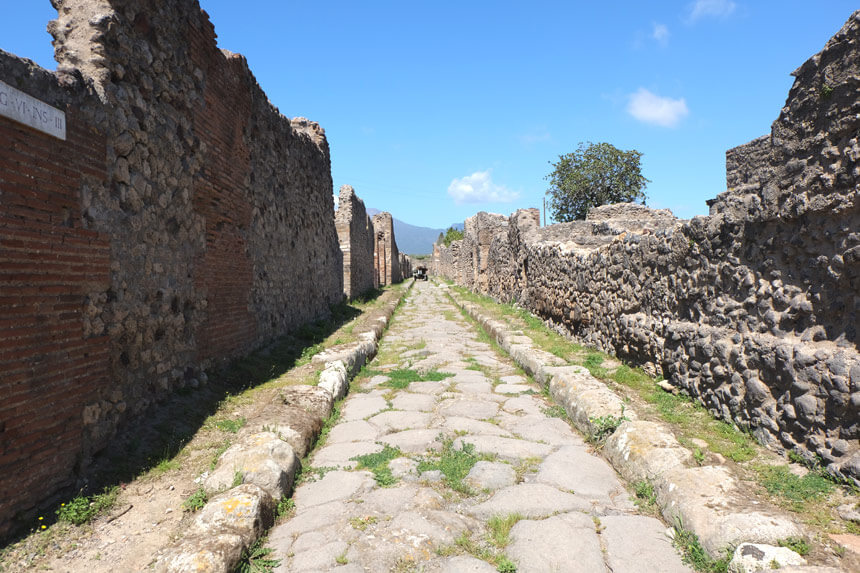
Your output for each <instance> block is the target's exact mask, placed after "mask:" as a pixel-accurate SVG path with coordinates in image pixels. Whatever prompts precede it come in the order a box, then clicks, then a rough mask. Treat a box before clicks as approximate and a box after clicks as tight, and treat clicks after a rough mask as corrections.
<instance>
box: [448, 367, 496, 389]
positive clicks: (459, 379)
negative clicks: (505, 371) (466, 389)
mask: <svg viewBox="0 0 860 573" xmlns="http://www.w3.org/2000/svg"><path fill="white" fill-rule="evenodd" d="M448 381H450V382H456V383H457V385H458V386H459V385H460V384H469V383H472V382H489V380H488V379H487V376H486V375H485V374H484V373H483V372H480V371H478V370H466V369H463V370H460V371H458V372H455V373H454V376H453V378H448Z"/></svg>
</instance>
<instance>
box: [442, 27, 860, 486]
mask: <svg viewBox="0 0 860 573" xmlns="http://www.w3.org/2000/svg"><path fill="white" fill-rule="evenodd" d="M794 75H795V76H796V80H795V83H794V86H793V87H792V88H791V91H790V93H789V97H788V100H787V102H786V106H785V107H784V108H783V110H782V113H781V114H780V117H779V118H778V119H777V121H776V122H774V124H773V128H772V132H771V135H770V136H769V137H765V138H759V139H757V140H755V141H753V142H751V143H750V144H747V145H745V146H741V147H739V148H736V149H733V150H730V151H729V152H728V153H727V181H728V187H729V189H728V191H726V192H725V193H723V194H721V195H720V196H719V197H717V198H716V199H715V200H713V201H711V202H709V203H710V205H711V215H710V216H708V217H696V218H694V219H692V220H690V221H681V220H677V219H675V218H674V217H673V216H672V215H671V213H669V212H668V211H665V210H663V211H653V210H650V209H647V208H645V207H642V206H637V205H620V206H609V207H602V208H598V209H595V210H593V211H592V212H591V213H590V214H589V216H588V218H587V219H586V220H585V221H579V222H574V223H566V224H562V225H554V226H552V227H548V228H544V229H538V228H536V225H535V222H534V219H533V213H531V214H530V213H529V212H524V211H518V212H516V213H514V214H513V215H512V216H511V218H510V219H509V220H508V222H507V226H508V232H507V233H506V234H505V233H503V232H501V227H502V226H503V225H501V224H500V223H499V221H498V219H497V218H496V217H497V216H496V217H483V218H482V217H478V218H477V219H476V223H477V224H476V229H473V230H471V231H470V230H468V229H467V237H466V238H464V239H463V240H462V241H460V242H459V243H460V244H457V243H455V244H454V245H452V247H450V248H447V249H446V248H440V249H437V251H436V253H435V254H434V264H433V268H434V270H436V272H439V273H440V274H443V275H444V276H447V277H449V278H451V279H452V280H454V281H456V282H458V283H459V284H463V285H468V286H470V287H472V288H475V289H476V290H479V291H481V292H485V293H487V294H491V295H493V296H494V297H496V298H498V299H501V300H516V301H518V302H519V303H520V304H522V305H523V306H525V307H527V308H529V309H531V310H533V311H534V312H536V313H537V314H539V315H541V316H542V317H544V318H545V319H547V320H549V321H550V322H552V323H554V324H555V325H557V326H558V327H559V328H562V329H564V330H566V331H567V332H569V333H571V334H573V335H574V336H576V337H578V338H579V339H581V340H583V341H585V342H586V343H589V344H591V345H593V346H596V347H598V348H601V349H604V350H607V351H609V352H613V353H615V354H617V355H618V356H620V357H621V358H623V359H625V360H628V361H631V362H634V363H636V364H640V365H643V366H645V367H646V369H648V370H649V371H651V372H652V373H654V374H663V375H664V376H666V377H667V378H668V379H669V380H670V381H671V382H672V383H673V384H675V385H677V386H679V387H681V388H682V389H683V390H684V391H685V392H687V393H689V394H690V395H692V396H693V397H695V398H697V399H698V400H700V401H701V402H702V403H703V404H704V405H705V406H706V407H707V408H708V409H709V410H710V411H711V412H713V413H714V414H716V415H717V416H720V417H722V418H724V419H728V420H733V421H734V422H736V423H737V424H739V425H740V426H742V427H747V428H749V429H751V430H752V431H754V432H755V434H756V435H757V437H759V439H760V440H761V441H763V442H765V443H771V444H774V445H777V446H782V447H785V448H789V449H792V450H794V451H797V452H799V453H801V454H802V455H804V456H806V457H808V458H810V459H813V458H820V459H822V460H823V461H824V463H825V464H826V465H827V467H828V469H829V470H830V471H831V472H832V473H834V474H837V475H841V476H843V477H851V478H853V479H855V480H860V444H858V438H860V354H858V345H857V344H858V340H857V325H858V324H860V192H858V189H860V143H858V138H860V12H858V13H855V14H854V15H852V17H851V18H850V19H849V21H848V23H847V24H846V25H845V27H844V28H843V29H842V30H841V31H840V32H839V33H838V34H836V36H834V37H833V38H832V39H831V40H830V41H829V42H828V43H827V45H826V46H825V48H824V50H823V51H822V52H821V53H820V54H818V55H816V56H814V57H813V58H811V59H810V60H809V61H808V62H806V63H805V64H804V65H803V66H801V67H800V68H799V69H798V70H797V71H796V72H795V73H794ZM482 221H483V222H482ZM482 231H483V232H484V233H485V237H489V236H492V239H491V240H490V245H489V250H487V251H486V252H487V256H488V258H489V260H488V261H486V260H485V259H484V258H483V256H484V255H483V254H482V253H483V252H484V251H483V250H482V249H483V247H484V245H482V239H481V238H480V236H481V232H482ZM475 237H478V238H477V239H476V238H475ZM483 241H484V242H486V238H485V239H483ZM475 245H478V246H479V248H477V249H476V248H475ZM476 277H477V279H476ZM482 277H486V278H487V280H486V283H485V282H484V279H483V278H482Z"/></svg>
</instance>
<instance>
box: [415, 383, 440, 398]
mask: <svg viewBox="0 0 860 573" xmlns="http://www.w3.org/2000/svg"><path fill="white" fill-rule="evenodd" d="M447 387H448V382H412V383H411V384H409V387H408V388H407V390H409V391H410V392H416V393H418V394H432V395H434V396H435V395H438V394H441V393H442V392H444V391H445V388H447Z"/></svg>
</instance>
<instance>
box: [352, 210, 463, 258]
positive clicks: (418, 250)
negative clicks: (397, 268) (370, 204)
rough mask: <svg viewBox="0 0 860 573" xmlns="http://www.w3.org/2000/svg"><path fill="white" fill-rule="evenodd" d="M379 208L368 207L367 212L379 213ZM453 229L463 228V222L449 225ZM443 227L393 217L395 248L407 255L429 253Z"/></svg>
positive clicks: (372, 214)
mask: <svg viewBox="0 0 860 573" xmlns="http://www.w3.org/2000/svg"><path fill="white" fill-rule="evenodd" d="M380 212H381V211H380V210H379V209H373V208H369V209H368V210H367V214H368V215H370V216H371V217H373V216H374V215H376V214H377V213H380ZM451 226H452V227H454V228H455V229H460V230H462V229H463V223H454V224H453V225H451ZM446 229H447V227H446V228H445V229H431V228H430V227H418V226H416V225H410V224H409V223H404V222H403V221H401V220H400V219H394V239H395V240H396V241H397V248H398V249H399V250H400V252H401V253H406V254H407V255H429V254H430V253H432V252H433V243H435V242H436V239H438V238H439V233H444V232H445V230H446Z"/></svg>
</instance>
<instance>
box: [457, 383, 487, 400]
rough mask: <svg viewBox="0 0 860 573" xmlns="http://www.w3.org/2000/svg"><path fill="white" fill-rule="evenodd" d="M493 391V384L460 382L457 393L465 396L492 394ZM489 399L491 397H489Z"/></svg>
mask: <svg viewBox="0 0 860 573" xmlns="http://www.w3.org/2000/svg"><path fill="white" fill-rule="evenodd" d="M492 391H493V384H492V383H491V382H458V383H457V392H462V393H464V394H490V393H492ZM488 399H489V397H488Z"/></svg>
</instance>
